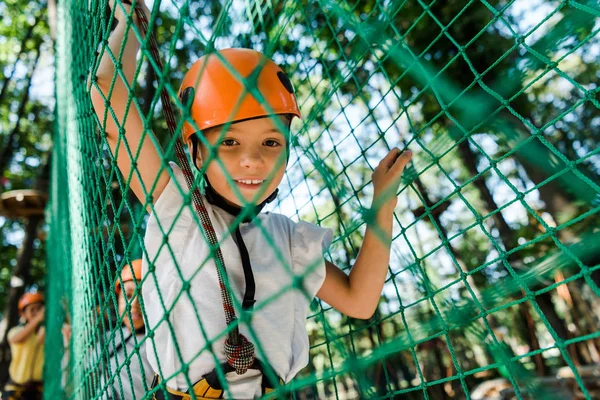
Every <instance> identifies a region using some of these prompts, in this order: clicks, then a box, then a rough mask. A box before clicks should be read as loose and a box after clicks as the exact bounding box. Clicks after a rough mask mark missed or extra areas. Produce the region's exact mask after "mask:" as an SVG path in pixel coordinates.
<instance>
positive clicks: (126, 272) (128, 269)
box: [115, 259, 142, 294]
mask: <svg viewBox="0 0 600 400" xmlns="http://www.w3.org/2000/svg"><path fill="white" fill-rule="evenodd" d="M132 272H133V274H132ZM133 280H136V281H140V280H142V260H141V259H139V260H133V261H132V262H131V264H129V265H126V266H124V267H123V269H122V270H121V279H117V283H115V292H117V294H119V293H121V281H123V283H125V282H128V281H133Z"/></svg>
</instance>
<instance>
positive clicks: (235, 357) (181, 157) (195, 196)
mask: <svg viewBox="0 0 600 400" xmlns="http://www.w3.org/2000/svg"><path fill="white" fill-rule="evenodd" d="M135 12H136V14H137V17H138V19H139V21H140V25H141V31H142V34H144V35H146V34H147V32H148V19H147V18H146V15H145V13H144V11H143V9H142V8H141V7H140V5H139V3H138V4H136V6H135ZM148 38H149V40H150V53H151V54H152V58H153V59H154V62H156V65H157V66H158V68H159V69H161V70H162V69H163V65H162V62H161V60H160V54H159V51H158V43H157V41H156V37H155V35H154V32H151V33H150V35H149V36H148ZM160 98H161V101H162V105H163V112H164V116H165V120H166V121H167V127H168V129H169V132H170V134H171V136H173V135H174V134H175V130H176V126H177V123H176V121H175V116H174V113H173V108H172V107H171V103H170V101H169V95H168V93H167V90H166V89H165V87H163V88H162V90H161V92H160ZM175 155H176V157H177V160H178V161H179V165H180V166H181V170H182V171H183V176H184V177H185V182H186V183H187V186H188V189H189V190H190V192H191V193H192V201H193V203H194V209H195V210H196V214H197V215H198V217H199V218H200V221H201V222H202V228H203V229H204V231H205V232H206V236H207V237H208V240H209V244H210V246H211V248H212V249H214V251H215V254H216V257H215V261H216V263H217V274H218V276H219V288H220V290H221V300H222V302H223V310H224V311H225V320H226V322H227V326H229V325H230V324H232V323H234V322H235V321H236V319H237V317H236V315H235V309H234V308H233V303H232V300H231V294H230V293H229V290H228V289H227V286H226V285H225V281H226V277H227V270H226V268H225V262H224V260H223V254H222V253H221V247H220V246H219V242H218V240H217V235H216V233H215V229H214V228H213V225H212V223H211V221H210V217H209V215H208V212H207V210H206V207H205V205H204V201H203V200H202V196H201V195H200V190H198V187H194V185H193V182H194V174H193V173H192V169H191V167H190V164H189V162H188V160H187V157H186V155H185V151H184V148H183V143H182V141H181V138H179V137H177V138H176V141H175ZM225 355H226V357H227V362H228V363H229V364H230V365H231V366H232V367H233V368H234V369H235V372H236V373H237V374H240V375H241V374H244V373H245V372H246V371H247V370H248V368H250V367H251V366H252V364H254V345H253V344H252V343H251V342H250V341H249V340H248V339H247V338H246V337H245V336H244V335H242V334H241V333H240V331H239V328H238V326H237V325H235V326H234V327H233V328H232V329H231V330H230V331H229V334H228V336H227V339H225Z"/></svg>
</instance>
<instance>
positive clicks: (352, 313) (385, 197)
mask: <svg viewBox="0 0 600 400" xmlns="http://www.w3.org/2000/svg"><path fill="white" fill-rule="evenodd" d="M411 157H412V153H411V152H410V151H405V152H403V153H400V150H399V149H397V148H394V149H392V150H391V151H390V152H389V153H388V155H387V156H385V157H384V158H383V160H381V162H380V163H379V165H378V166H377V168H375V171H373V189H374V193H373V206H372V208H371V210H372V211H373V212H374V218H373V220H372V221H368V223H367V231H366V232H365V239H364V240H363V243H362V246H361V247H360V251H359V252H358V257H357V258H356V262H355V263H354V265H353V266H352V269H351V271H350V275H349V276H348V275H346V274H345V273H344V272H342V271H341V270H340V269H339V268H338V267H336V266H335V265H333V264H332V263H330V262H329V261H327V262H326V275H325V281H324V282H323V286H321V289H320V290H319V292H318V293H317V296H318V297H319V298H320V299H321V300H323V301H325V302H326V303H327V304H329V305H331V306H332V307H333V308H335V309H336V310H338V311H340V312H341V313H344V314H346V315H348V316H349V317H353V318H362V319H368V318H371V317H372V316H373V313H374V312H375V310H376V309H377V304H378V303H379V299H380V297H381V290H382V289H383V284H384V282H385V276H386V274H387V268H388V264H389V262H390V247H391V244H392V222H393V215H394V208H395V207H396V203H397V202H398V199H397V197H396V193H397V191H398V187H399V186H400V177H401V176H402V172H403V171H404V167H406V164H408V162H409V161H410V159H411Z"/></svg>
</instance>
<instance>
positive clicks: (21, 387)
mask: <svg viewBox="0 0 600 400" xmlns="http://www.w3.org/2000/svg"><path fill="white" fill-rule="evenodd" d="M19 313H20V314H21V317H22V318H23V319H24V320H25V324H24V325H19V326H15V327H14V328H12V329H11V330H10V331H8V336H7V338H8V343H9V344H10V351H11V354H12V360H11V362H10V367H9V374H10V381H9V382H8V383H7V384H6V386H5V388H4V394H3V396H4V397H3V399H8V400H11V399H31V400H36V399H41V398H42V393H43V384H42V374H43V371H44V339H45V337H46V335H45V330H44V327H43V326H42V323H43V321H44V314H45V309H44V296H43V295H42V294H41V293H25V294H24V295H23V296H21V298H20V299H19Z"/></svg>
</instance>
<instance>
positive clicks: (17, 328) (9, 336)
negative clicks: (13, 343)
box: [6, 325, 23, 340]
mask: <svg viewBox="0 0 600 400" xmlns="http://www.w3.org/2000/svg"><path fill="white" fill-rule="evenodd" d="M22 330H23V327H22V326H20V325H18V326H15V327H13V328H11V329H10V330H9V331H8V334H7V335H6V338H7V339H8V340H11V339H12V338H14V337H15V335H16V334H18V333H19V332H21V331H22Z"/></svg>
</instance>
